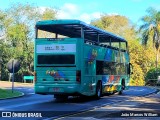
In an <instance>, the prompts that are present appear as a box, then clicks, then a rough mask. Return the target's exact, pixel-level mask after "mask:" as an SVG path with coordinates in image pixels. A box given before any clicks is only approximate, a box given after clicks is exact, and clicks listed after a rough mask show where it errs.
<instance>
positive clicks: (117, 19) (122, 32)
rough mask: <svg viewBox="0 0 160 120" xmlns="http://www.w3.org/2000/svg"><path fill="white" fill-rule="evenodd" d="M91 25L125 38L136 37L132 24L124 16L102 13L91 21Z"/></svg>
mask: <svg viewBox="0 0 160 120" xmlns="http://www.w3.org/2000/svg"><path fill="white" fill-rule="evenodd" d="M91 24H92V25H94V26H96V27H99V28H101V29H104V30H106V31H109V32H112V33H114V34H116V35H119V36H122V37H124V38H125V39H127V40H135V39H137V36H136V31H135V27H134V25H132V23H131V21H130V20H129V19H128V18H126V17H125V16H120V15H112V16H110V15H107V14H104V15H102V17H101V18H100V19H98V20H95V21H92V22H91Z"/></svg>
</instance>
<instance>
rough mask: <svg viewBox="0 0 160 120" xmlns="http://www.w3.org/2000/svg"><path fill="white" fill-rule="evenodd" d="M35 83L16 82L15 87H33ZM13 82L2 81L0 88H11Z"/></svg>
mask: <svg viewBox="0 0 160 120" xmlns="http://www.w3.org/2000/svg"><path fill="white" fill-rule="evenodd" d="M33 86H34V83H19V82H14V87H33ZM11 87H12V82H9V81H0V88H11Z"/></svg>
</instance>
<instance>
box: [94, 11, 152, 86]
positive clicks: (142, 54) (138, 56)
mask: <svg viewBox="0 0 160 120" xmlns="http://www.w3.org/2000/svg"><path fill="white" fill-rule="evenodd" d="M91 24H92V25H95V26H97V27H100V28H102V29H104V30H106V31H109V32H112V33H114V34H117V35H120V36H122V37H124V38H125V39H126V40H128V44H129V53H130V62H131V63H132V65H133V75H131V82H130V83H131V85H144V84H145V81H144V77H145V74H146V73H147V71H148V70H149V69H150V68H151V67H152V66H153V65H154V64H155V63H154V55H155V54H154V52H153V50H152V49H151V48H150V47H143V46H142V45H141V44H140V42H139V41H140V40H139V39H140V38H138V34H137V31H136V29H135V26H134V25H133V24H132V23H131V22H130V20H129V19H128V18H126V17H125V16H120V15H113V16H108V15H106V14H105V15H102V17H101V18H100V19H98V20H96V21H92V22H91Z"/></svg>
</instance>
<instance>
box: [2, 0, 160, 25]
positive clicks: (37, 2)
mask: <svg viewBox="0 0 160 120" xmlns="http://www.w3.org/2000/svg"><path fill="white" fill-rule="evenodd" d="M13 3H14V4H15V3H29V4H31V5H34V6H38V7H40V8H41V9H42V11H43V9H44V8H46V7H52V8H56V9H58V15H57V18H59V19H79V20H82V21H84V22H86V23H90V21H91V20H96V19H98V18H100V17H101V15H103V14H108V15H122V16H126V17H127V18H129V19H130V20H131V22H133V23H134V24H138V23H139V22H140V18H141V17H143V16H144V15H146V14H147V12H146V9H147V8H149V7H154V8H155V9H157V10H160V0H0V9H2V10H5V9H7V8H9V7H10V6H11V4H13Z"/></svg>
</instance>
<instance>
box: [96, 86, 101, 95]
mask: <svg viewBox="0 0 160 120" xmlns="http://www.w3.org/2000/svg"><path fill="white" fill-rule="evenodd" d="M97 96H98V97H100V96H101V90H100V87H99V88H98V91H97Z"/></svg>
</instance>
